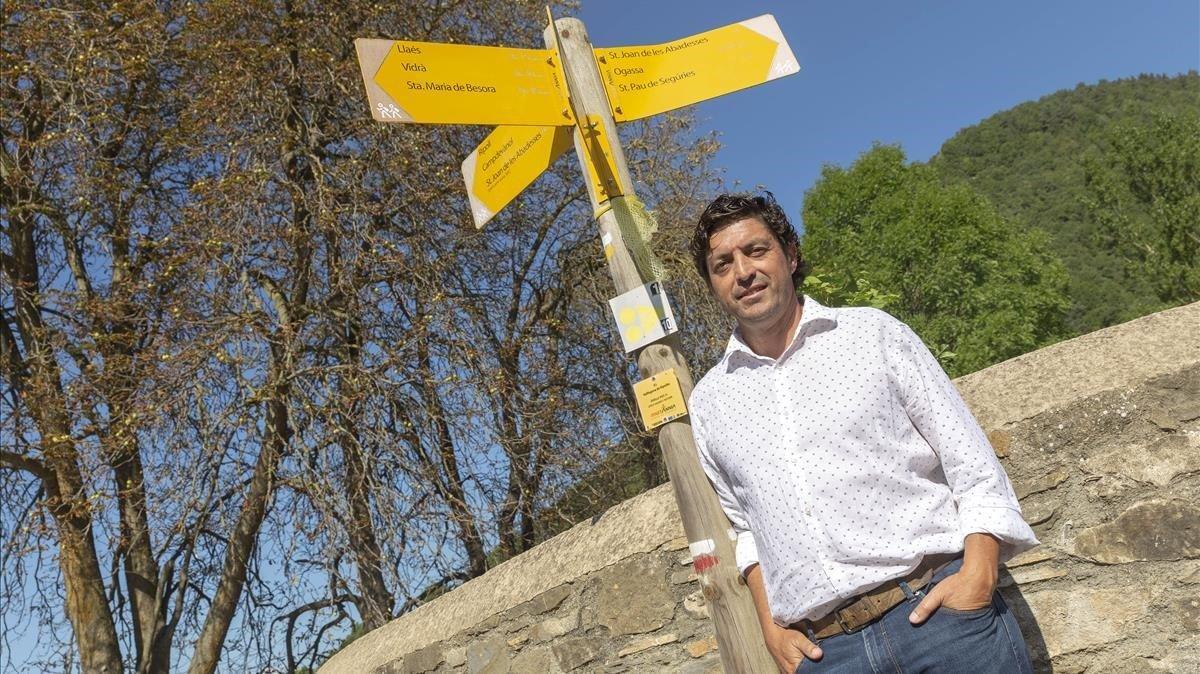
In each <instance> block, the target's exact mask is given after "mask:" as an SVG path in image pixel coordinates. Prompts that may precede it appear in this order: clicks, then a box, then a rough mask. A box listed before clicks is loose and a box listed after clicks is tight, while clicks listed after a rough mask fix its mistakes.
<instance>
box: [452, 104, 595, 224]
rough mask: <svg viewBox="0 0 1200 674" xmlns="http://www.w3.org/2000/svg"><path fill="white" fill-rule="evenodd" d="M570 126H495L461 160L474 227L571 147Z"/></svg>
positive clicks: (506, 202) (497, 210)
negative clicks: (473, 149)
mask: <svg viewBox="0 0 1200 674" xmlns="http://www.w3.org/2000/svg"><path fill="white" fill-rule="evenodd" d="M571 132H572V130H571V127H569V126H498V127H496V129H495V130H494V131H492V132H491V133H490V134H488V137H487V138H484V139H483V142H482V143H480V144H479V147H477V148H475V151H474V152H472V153H471V154H470V155H469V156H467V158H466V159H464V160H463V163H462V174H463V181H464V182H465V183H466V184H467V198H468V199H469V200H470V202H471V218H472V219H473V220H474V221H475V228H476V229H480V228H482V227H483V226H484V225H486V224H487V223H488V221H489V220H491V219H492V217H493V216H495V215H496V214H497V213H499V212H500V209H502V208H504V207H505V206H507V205H508V204H509V202H511V201H512V200H513V199H516V198H517V195H518V194H520V193H521V192H522V191H523V190H524V189H525V188H526V187H529V186H530V185H532V184H533V181H535V180H537V178H538V176H540V175H542V173H544V172H545V171H546V169H548V168H550V165H551V164H553V163H554V160H556V159H558V158H559V157H561V156H562V154H563V153H564V152H566V151H567V150H568V149H569V148H570V147H571Z"/></svg>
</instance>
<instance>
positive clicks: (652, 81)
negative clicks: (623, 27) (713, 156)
mask: <svg viewBox="0 0 1200 674" xmlns="http://www.w3.org/2000/svg"><path fill="white" fill-rule="evenodd" d="M594 53H595V56H596V62H597V64H598V65H599V66H600V72H601V78H602V79H603V80H604V90H605V92H607V94H608V102H609V105H610V106H611V107H612V112H613V118H614V119H616V120H617V121H618V122H626V121H630V120H634V119H642V118H643V117H649V116H651V115H656V114H658V113H660V112H666V111H668V110H674V109H676V108H681V107H683V106H685V105H691V104H693V103H699V102H700V101H704V100H708V99H710V98H716V97H717V96H722V95H724V94H728V93H730V92H733V91H737V90H739V89H745V88H747V87H752V86H755V85H756V84H762V83H763V82H769V81H771V80H773V79H777V78H780V77H784V76H786V75H791V74H793V73H797V72H799V71H800V65H799V64H798V63H797V62H796V57H795V55H793V54H792V49H791V47H789V46H788V43H787V40H785V39H784V37H783V32H782V31H780V30H779V24H778V23H776V22H775V17H773V16H771V15H770V14H764V15H762V16H759V17H755V18H753V19H747V20H746V21H742V22H740V23H735V24H730V25H728V26H723V27H721V28H717V29H714V30H710V31H707V32H704V33H699V34H697V35H692V36H691V37H685V38H683V39H681V40H675V41H674V42H667V43H664V44H657V45H643V46H635V47H606V48H603V49H596V50H594Z"/></svg>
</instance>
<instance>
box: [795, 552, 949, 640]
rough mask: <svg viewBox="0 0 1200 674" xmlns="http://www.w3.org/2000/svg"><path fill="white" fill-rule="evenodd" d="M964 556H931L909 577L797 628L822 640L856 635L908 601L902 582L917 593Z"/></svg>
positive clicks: (890, 581) (892, 581)
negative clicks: (838, 635) (839, 635)
mask: <svg viewBox="0 0 1200 674" xmlns="http://www.w3.org/2000/svg"><path fill="white" fill-rule="evenodd" d="M961 555H962V553H954V554H948V555H927V556H926V557H925V559H923V560H921V563H920V564H918V565H917V568H915V569H913V571H912V573H910V574H908V575H907V576H905V577H903V578H896V579H893V580H889V581H887V582H886V583H884V584H882V585H880V586H879V587H877V588H875V589H873V590H868V591H867V592H864V593H862V594H860V595H858V596H857V597H855V598H853V599H851V600H850V601H848V602H846V603H845V604H843V605H842V606H841V607H840V608H838V609H835V610H834V611H832V612H831V613H829V615H826V616H825V617H824V618H820V619H817V620H801V621H800V622H798V623H796V624H795V625H793V627H797V628H799V629H801V630H803V631H805V632H808V631H809V630H812V634H813V635H815V636H816V637H817V638H818V639H824V638H826V637H831V636H834V635H837V634H853V633H855V632H857V631H859V630H861V629H862V628H864V627H866V626H867V625H869V624H871V623H872V622H874V621H876V620H878V619H880V618H882V617H883V614H885V613H887V612H888V611H890V610H891V609H892V608H894V607H895V606H896V605H897V604H899V603H900V602H902V601H904V600H905V598H906V595H905V594H904V590H903V589H901V588H900V583H908V586H909V588H910V589H912V590H913V591H914V592H916V591H917V590H920V589H921V588H923V587H925V586H926V585H928V584H929V581H930V580H931V579H932V578H933V574H934V573H935V572H936V571H937V570H938V569H940V568H942V567H943V566H945V565H946V564H949V563H950V562H952V561H954V560H955V559H958V558H959V557H960V556H961Z"/></svg>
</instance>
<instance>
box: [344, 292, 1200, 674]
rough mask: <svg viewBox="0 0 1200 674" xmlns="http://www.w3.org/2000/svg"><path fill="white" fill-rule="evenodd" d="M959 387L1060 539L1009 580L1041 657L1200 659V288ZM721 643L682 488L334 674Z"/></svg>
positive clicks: (692, 650)
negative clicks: (697, 567) (685, 518)
mask: <svg viewBox="0 0 1200 674" xmlns="http://www.w3.org/2000/svg"><path fill="white" fill-rule="evenodd" d="M956 384H957V385H958V386H959V389H960V390H961V391H962V392H963V395H964V396H965V397H966V398H967V401H968V403H969V404H970V405H971V408H972V410H973V411H974V412H975V413H976V415H977V416H978V417H979V419H980V421H981V423H982V424H983V425H984V428H985V429H986V430H987V431H988V438H989V439H990V440H991V442H992V445H993V447H994V448H995V449H996V453H997V455H998V456H999V457H1001V461H1002V463H1003V464H1004V466H1005V469H1006V470H1007V471H1008V473H1009V475H1010V476H1011V477H1012V480H1013V484H1014V487H1015V488H1016V491H1017V494H1018V497H1019V498H1020V500H1021V505H1022V508H1023V510H1024V514H1025V518H1026V520H1027V521H1028V522H1029V523H1030V524H1031V525H1032V526H1033V527H1034V530H1035V531H1036V532H1037V534H1038V537H1039V538H1040V539H1041V541H1042V545H1041V546H1039V547H1037V548H1034V549H1033V550H1030V551H1028V552H1026V553H1024V554H1022V555H1021V556H1019V557H1017V558H1015V559H1013V560H1011V561H1010V562H1009V563H1008V564H1006V565H1005V568H1003V569H1002V570H1001V577H1000V585H1001V592H1002V593H1003V594H1004V596H1005V598H1006V599H1007V600H1008V602H1009V604H1010V606H1012V608H1013V611H1014V613H1015V614H1016V615H1017V616H1018V619H1019V620H1020V622H1021V625H1022V629H1023V630H1024V632H1025V635H1026V638H1027V640H1028V641H1029V644H1030V648H1031V651H1032V653H1033V656H1034V659H1035V667H1036V669H1037V670H1038V671H1042V672H1049V671H1053V672H1062V673H1069V674H1083V673H1085V672H1122V673H1130V674H1139V673H1152V672H1155V673H1157V672H1181V673H1182V672H1200V303H1198V304H1192V305H1189V306H1185V307H1180V308H1177V309H1172V310H1170V311H1166V312H1163V313H1160V314H1155V315H1153V316H1148V317H1145V318H1142V319H1138V320H1136V321H1132V322H1130V323H1126V324H1124V325H1120V326H1116V327H1113V328H1109V329H1106V330H1103V331H1100V332H1097V333H1093V334H1091V335H1086V336H1084V337H1080V338H1078V339H1074V340H1071V341H1069V342H1064V343H1062V344H1057V345H1055V346H1053V347H1050V348H1047V349H1043V350H1041V351H1038V352H1035V353H1031V354H1026V355H1025V356H1021V357H1019V358H1015V359H1013V360H1010V361H1007V362H1005V363H1001V364H999V365H996V366H993V367H991V368H988V369H986V370H983V371H981V372H978V373H975V374H973V375H969V376H967V377H963V378H961V379H959V380H957V381H956ZM716 648H717V644H716V640H715V638H714V637H713V632H712V623H711V622H710V621H709V620H708V611H707V608H706V605H705V600H704V596H703V595H702V594H701V593H700V591H699V585H698V583H697V582H696V576H695V574H693V573H692V569H691V557H690V555H689V553H688V549H687V540H686V539H685V538H683V531H682V525H681V524H680V521H679V515H678V511H677V510H676V507H675V503H674V499H673V497H672V494H671V491H670V486H669V485H665V486H663V487H660V488H658V489H655V490H652V491H650V492H647V493H645V494H642V495H640V496H638V497H636V498H634V499H631V500H630V501H627V502H625V503H623V504H621V505H619V506H617V507H615V508H613V509H611V510H610V511H608V512H607V513H604V514H603V515H602V516H600V517H598V518H597V519H595V520H593V521H590V522H585V523H583V524H580V525H578V526H576V527H575V528H573V529H572V530H570V531H568V532H566V533H564V534H562V535H560V536H558V537H556V538H554V539H552V540H550V541H547V542H546V543H544V544H542V545H540V546H538V547H536V548H534V549H533V550H531V551H530V552H528V553H526V554H524V555H521V556H520V557H517V558H515V559H512V560H509V561H508V562H505V563H504V564H502V565H500V566H498V567H496V568H495V569H492V570H491V571H489V572H488V573H487V574H485V575H484V576H482V577H480V578H476V579H474V580H472V581H470V582H468V583H466V584H464V585H463V586H462V587H460V588H458V589H456V590H455V591H453V592H450V593H448V594H446V595H444V596H442V597H439V598H438V599H436V600H434V601H432V602H430V603H429V604H426V605H425V606H422V607H421V608H419V609H417V610H415V611H413V612H412V613H409V614H407V615H405V616H402V617H400V618H398V619H396V620H394V621H392V622H391V623H389V624H388V625H385V626H384V627H382V628H380V629H378V630H376V631H374V632H372V633H370V634H368V635H366V636H364V637H362V638H360V639H358V640H357V641H355V642H354V643H352V644H351V645H350V646H349V647H347V648H346V649H345V650H343V651H342V652H341V653H338V654H337V655H336V656H334V657H333V658H332V659H331V660H330V661H329V662H327V663H326V664H325V666H324V667H322V669H321V674H343V673H349V672H354V673H356V674H357V673H360V672H366V673H373V674H401V673H403V674H421V673H424V672H432V673H439V674H441V673H453V674H492V673H497V674H499V673H504V672H520V673H525V672H528V673H538V674H542V673H550V674H553V673H557V672H681V673H685V674H701V673H707V672H720V671H721V665H720V659H719V657H718V654H717V652H716ZM768 674H769V673H768Z"/></svg>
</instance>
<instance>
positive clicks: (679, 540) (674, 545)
mask: <svg viewBox="0 0 1200 674" xmlns="http://www.w3.org/2000/svg"><path fill="white" fill-rule="evenodd" d="M687 546H688V539H687V536H677V537H676V538H672V539H671V540H669V541H667V542H666V543H663V544H662V548H661V549H663V550H666V551H667V552H675V551H677V550H683V549H684V548H686V547H687Z"/></svg>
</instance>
